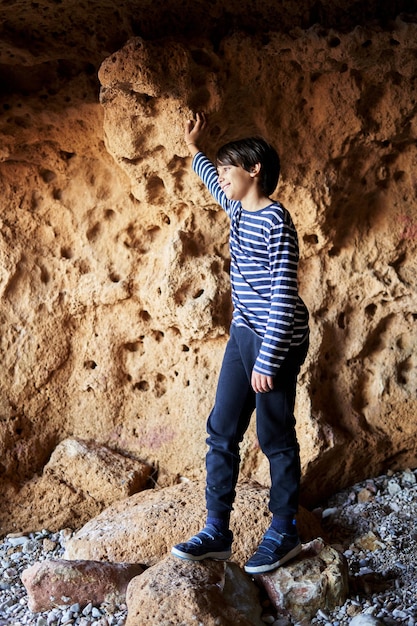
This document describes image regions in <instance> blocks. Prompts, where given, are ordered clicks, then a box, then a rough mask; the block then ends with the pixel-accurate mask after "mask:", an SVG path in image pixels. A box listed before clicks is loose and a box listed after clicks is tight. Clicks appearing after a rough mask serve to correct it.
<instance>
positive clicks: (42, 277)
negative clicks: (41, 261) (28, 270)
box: [40, 265, 51, 285]
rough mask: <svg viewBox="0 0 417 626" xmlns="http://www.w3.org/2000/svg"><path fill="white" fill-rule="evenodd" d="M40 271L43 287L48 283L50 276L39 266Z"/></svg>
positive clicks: (44, 268)
mask: <svg viewBox="0 0 417 626" xmlns="http://www.w3.org/2000/svg"><path fill="white" fill-rule="evenodd" d="M40 270H41V281H42V282H43V283H44V285H46V284H48V283H49V280H50V278H51V277H50V274H49V272H48V270H47V269H46V267H43V266H42V265H41V266H40Z"/></svg>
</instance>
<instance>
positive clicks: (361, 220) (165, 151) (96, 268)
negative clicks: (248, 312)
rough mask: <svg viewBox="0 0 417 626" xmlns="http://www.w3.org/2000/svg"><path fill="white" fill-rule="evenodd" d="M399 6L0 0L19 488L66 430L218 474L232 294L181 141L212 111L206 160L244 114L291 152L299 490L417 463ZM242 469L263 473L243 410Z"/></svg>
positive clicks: (412, 100) (412, 105)
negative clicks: (307, 324) (303, 308)
mask: <svg viewBox="0 0 417 626" xmlns="http://www.w3.org/2000/svg"><path fill="white" fill-rule="evenodd" d="M389 4H390V11H391V12H392V11H395V14H392V15H391V14H389V12H387V11H385V13H384V12H382V13H383V17H384V19H378V20H377V19H376V18H377V17H378V18H381V16H378V15H376V14H375V13H374V14H369V15H366V16H364V15H363V14H361V12H360V7H359V3H342V2H341V3H336V4H335V3H332V4H331V5H329V6H332V7H333V8H332V9H331V11H330V9H329V10H325V8H326V7H325V5H320V4H318V3H315V4H313V3H311V4H309V3H303V7H302V8H300V7H299V6H298V5H293V4H292V3H280V4H279V5H277V4H276V3H259V4H258V3H256V11H254V10H253V9H254V6H253V3H252V4H251V8H252V11H251V12H249V11H246V10H245V6H244V4H242V3H239V6H238V5H237V3H236V6H235V5H234V4H233V3H232V2H230V3H226V5H223V3H216V2H215V3H211V4H210V11H209V12H208V13H207V10H206V4H205V3H193V4H192V5H190V6H188V5H186V4H185V3H183V4H181V5H180V3H165V4H164V9H163V10H162V9H161V6H160V5H158V4H156V3H153V4H152V5H150V4H147V3H145V2H141V3H137V4H136V5H134V4H129V3H122V4H118V7H117V9H115V8H114V5H113V4H111V3H105V2H99V3H90V4H89V7H83V5H77V7H76V6H75V5H73V4H72V3H67V4H65V3H64V4H63V5H59V6H58V5H55V4H53V3H52V4H49V3H47V2H45V3H39V4H37V6H36V10H35V9H34V7H33V6H32V8H31V10H30V11H28V10H26V12H25V11H23V10H21V11H20V12H19V11H17V10H16V7H15V8H14V11H12V10H11V8H10V7H9V6H8V5H2V6H1V12H2V16H3V17H4V18H5V19H4V20H3V26H2V32H1V44H2V45H1V50H0V75H1V77H2V79H3V80H2V83H1V84H2V87H1V93H0V97H1V99H0V137H1V143H0V191H1V193H0V203H1V234H0V237H1V241H0V255H1V263H0V293H1V301H0V302H1V304H0V312H1V315H0V324H1V329H0V342H1V354H2V363H3V367H2V375H1V376H0V473H1V475H2V479H3V485H5V484H10V485H13V488H14V493H15V497H16V501H18V498H19V489H18V485H21V484H23V483H25V482H27V481H31V480H32V481H33V480H34V479H36V476H37V475H39V474H40V473H41V472H42V469H43V467H44V465H45V463H46V462H47V460H48V459H49V457H50V455H51V453H52V451H53V450H54V449H55V447H56V446H57V444H58V443H59V442H60V441H61V440H62V439H64V438H65V437H68V436H75V437H79V438H81V439H86V440H88V439H93V440H95V441H97V442H99V443H103V444H105V445H108V446H109V447H110V448H113V449H114V450H116V451H119V452H122V453H123V454H127V455H131V456H132V457H134V458H138V459H141V460H144V461H147V462H150V463H152V464H153V465H155V467H156V468H157V469H158V471H159V477H160V481H161V484H164V481H165V483H167V484H169V483H170V482H175V480H176V479H177V477H178V476H180V475H183V476H186V477H190V478H199V477H201V476H202V475H203V473H204V454H205V434H204V425H205V420H206V417H207V414H208V412H209V410H210V408H211V404H212V402H213V397H214V392H215V385H216V379H217V372H218V369H219V366H220V362H221V358H222V353H223V349H224V346H225V342H226V340H227V333H228V324H229V320H230V304H229V286H228V243H227V238H228V237H227V235H228V232H227V228H228V225H227V220H226V218H225V216H224V215H223V214H222V212H221V211H219V209H218V207H217V206H216V205H215V204H214V203H213V201H212V200H211V198H210V197H209V196H208V195H207V194H206V193H205V192H204V190H203V189H202V188H201V185H200V184H199V183H198V181H197V180H196V178H195V176H194V175H193V174H192V172H190V160H189V158H188V157H187V153H186V150H185V149H184V146H183V143H182V133H183V126H184V123H185V121H186V120H187V119H188V118H189V117H190V115H192V114H193V112H194V111H195V110H199V109H204V110H206V111H207V113H208V115H209V119H210V133H209V136H208V138H207V146H206V148H207V151H208V153H209V154H213V152H214V150H215V148H216V146H217V145H218V144H219V143H222V142H224V141H227V140H229V139H231V138H234V137H236V136H243V135H245V134H249V133H253V132H259V133H262V134H264V135H265V136H266V137H267V138H268V139H270V140H271V141H272V142H273V143H274V144H275V145H276V147H277V148H278V150H279V152H280V154H281V159H282V175H281V181H280V184H279V187H278V190H277V194H276V196H277V197H279V198H280V200H281V201H282V202H283V203H284V204H285V205H286V206H287V208H288V209H289V210H290V212H291V214H292V216H293V219H294V221H295V223H296V226H297V228H298V232H299V238H300V247H301V263H300V287H301V292H302V295H303V297H304V299H305V301H306V303H307V305H308V307H309V309H310V312H311V333H312V336H311V339H312V341H311V349H310V353H309V356H308V360H307V362H306V364H305V366H304V368H303V370H302V373H301V376H300V386H299V395H298V402H297V418H298V433H299V438H300V444H301V451H302V463H303V484H304V485H305V486H306V487H305V488H303V501H304V503H305V504H308V505H313V504H315V503H317V502H318V501H320V499H321V498H323V497H324V496H325V495H328V494H329V493H331V492H333V491H334V490H335V489H337V488H340V487H341V486H344V485H347V484H349V483H351V482H353V481H355V480H357V479H360V478H363V477H365V476H367V475H372V474H376V473H378V472H380V471H382V470H386V469H387V468H391V467H392V468H395V467H405V466H407V465H412V466H415V465H416V462H417V459H416V451H415V445H414V442H415V437H416V430H417V427H416V425H415V420H414V416H415V413H416V367H415V366H416V362H415V361H416V357H415V353H416V350H415V348H416V343H417V337H416V317H417V298H416V292H415V275H416V260H415V249H416V232H417V228H416V224H417V221H416V220H417V218H416V208H415V192H416V184H417V183H416V178H415V171H416V160H417V155H416V133H417V122H416V96H415V94H416V67H417V44H416V41H417V37H416V35H417V23H416V20H415V19H414V17H413V15H411V14H410V13H407V14H405V13H401V15H400V12H401V11H403V12H404V11H407V10H408V11H411V8H410V6H411V5H410V3H400V2H398V3H394V4H395V6H393V4H392V3H389ZM246 8H247V7H246ZM327 8H328V7H327ZM26 9H28V6H26ZM372 9H373V5H372V3H371V4H370V5H369V11H371V12H372ZM203 11H206V19H205V20H202V19H201V16H202V15H203ZM329 11H330V12H329ZM332 11H333V13H332ZM248 15H251V19H249V17H248ZM178 16H181V20H180V19H179V17H178ZM184 16H185V17H184ZM364 17H365V18H366V20H365V19H364ZM394 18H395V19H394ZM329 21H330V23H329ZM318 22H319V23H318ZM332 22H333V26H332ZM365 22H366V23H365ZM196 25H197V26H198V27H197V28H196V27H195V26H196ZM242 476H243V477H247V478H255V479H256V480H258V481H259V482H260V483H261V484H268V480H269V479H268V469H267V467H266V463H265V460H264V459H263V457H262V455H261V454H260V452H259V449H258V446H257V444H256V438H255V434H254V428H253V425H252V427H251V430H250V432H249V433H248V436H247V437H246V439H245V442H244V444H243V448H242ZM34 493H35V494H36V491H34ZM8 496H9V492H8Z"/></svg>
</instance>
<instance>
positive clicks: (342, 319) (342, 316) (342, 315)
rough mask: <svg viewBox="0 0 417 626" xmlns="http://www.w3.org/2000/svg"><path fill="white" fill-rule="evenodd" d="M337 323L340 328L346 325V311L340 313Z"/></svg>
mask: <svg viewBox="0 0 417 626" xmlns="http://www.w3.org/2000/svg"><path fill="white" fill-rule="evenodd" d="M337 325H338V326H339V328H342V329H343V328H345V327H346V317H345V313H340V315H339V317H338V318H337Z"/></svg>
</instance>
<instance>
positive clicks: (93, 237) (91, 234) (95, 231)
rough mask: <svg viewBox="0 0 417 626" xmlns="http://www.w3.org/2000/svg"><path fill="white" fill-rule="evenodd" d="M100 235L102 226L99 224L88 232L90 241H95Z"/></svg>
mask: <svg viewBox="0 0 417 626" xmlns="http://www.w3.org/2000/svg"><path fill="white" fill-rule="evenodd" d="M99 234H100V224H98V223H97V224H95V225H94V226H93V227H92V228H90V229H89V230H88V231H87V239H88V241H95V240H96V239H97V237H98V235H99Z"/></svg>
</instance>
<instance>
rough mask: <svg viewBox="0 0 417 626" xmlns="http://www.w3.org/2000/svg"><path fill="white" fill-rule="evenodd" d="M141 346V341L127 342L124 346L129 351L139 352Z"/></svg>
mask: <svg viewBox="0 0 417 626" xmlns="http://www.w3.org/2000/svg"><path fill="white" fill-rule="evenodd" d="M140 346H141V342H140V341H131V342H129V343H125V345H124V346H123V347H124V348H125V349H126V350H127V351H128V352H138V350H139V348H140Z"/></svg>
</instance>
